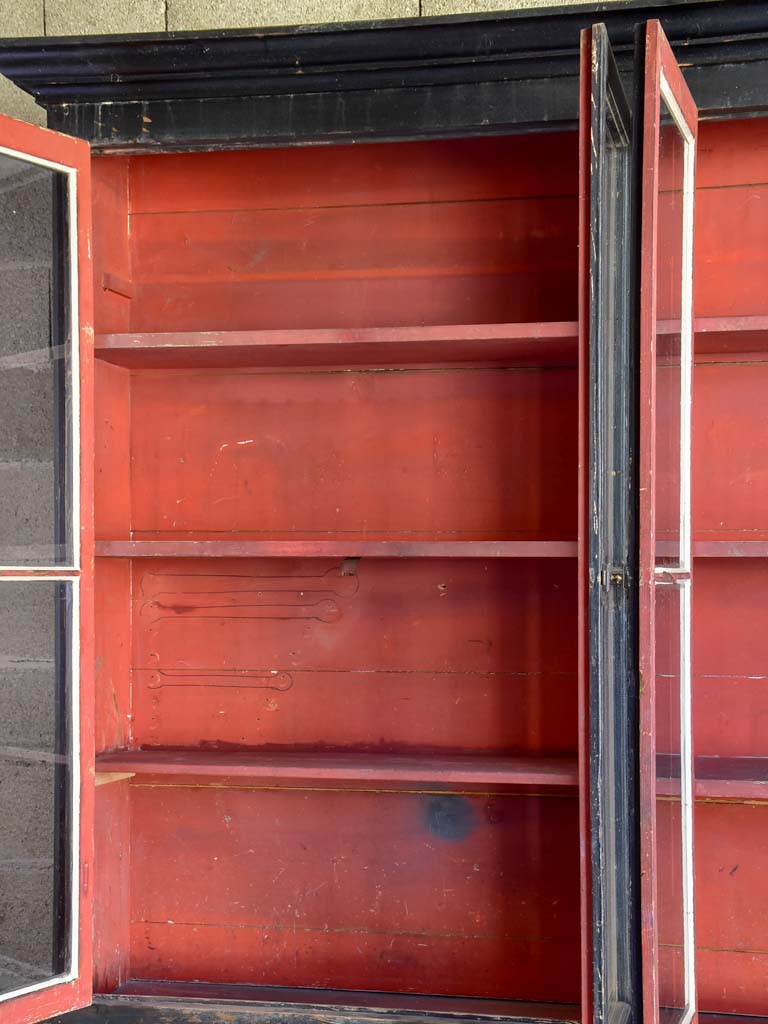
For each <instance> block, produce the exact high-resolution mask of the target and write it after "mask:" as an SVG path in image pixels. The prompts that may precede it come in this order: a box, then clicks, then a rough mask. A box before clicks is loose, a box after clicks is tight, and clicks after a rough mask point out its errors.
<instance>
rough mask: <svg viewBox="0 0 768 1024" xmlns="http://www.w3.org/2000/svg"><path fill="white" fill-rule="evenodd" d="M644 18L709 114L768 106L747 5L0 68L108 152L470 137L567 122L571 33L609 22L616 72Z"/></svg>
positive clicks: (523, 17)
mask: <svg viewBox="0 0 768 1024" xmlns="http://www.w3.org/2000/svg"><path fill="white" fill-rule="evenodd" d="M653 17H658V18H660V19H661V21H662V23H663V24H664V27H665V30H666V32H667V35H668V36H669V38H670V41H671V42H672V44H673V46H674V47H675V49H676V52H677V55H678V58H679V59H680V60H681V63H683V64H684V65H685V73H686V77H687V78H688V81H689V84H690V85H691V88H692V90H693V91H694V95H695V96H696V98H697V101H698V103H699V106H700V107H701V108H702V110H703V113H704V116H717V115H719V114H722V112H724V111H732V112H736V113H739V114H745V113H750V112H759V111H762V110H763V109H768V3H762V2H745V0H704V2H697V3H686V2H684V0H667V2H664V0H651V2H645V3H643V2H637V0H631V2H622V3H597V4H585V5H583V6H578V7H568V8H554V9H549V10H536V11H530V10H528V11H515V12H510V13H508V14H502V15H499V14H490V15H488V14H486V15H474V16H463V15H461V16H456V17H448V18H420V19H408V20H405V21H383V22H370V23H351V24H342V25H330V26H328V25H325V26H323V25H311V26H299V27H296V28H287V29H281V28H269V29H263V30H234V31H213V32H202V33H187V32H184V33H181V32H179V33H167V34H152V35H129V36H83V37H60V38H56V37H47V38H42V39H8V40H2V41H0V72H2V73H3V74H5V75H6V76H7V77H8V78H10V79H12V80H13V81H14V82H15V83H16V84H17V85H18V86H20V87H21V88H22V89H24V90H25V91H26V92H28V93H31V94H32V95H33V96H34V97H35V98H36V100H37V101H38V102H39V103H40V104H41V105H42V106H43V107H45V109H46V110H47V111H48V116H49V124H50V125H51V127H55V128H59V129H60V130H64V131H69V132H71V133H72V134H76V135H80V136H82V137H84V138H88V139H89V140H90V141H91V142H92V143H93V144H94V145H95V146H97V147H100V148H107V149H125V148H128V149H133V150H136V149H156V148H163V149H174V148H201V147H202V148H205V147H221V146H225V145H229V146H241V145H264V144H272V145H275V144H284V143H286V142H288V143H290V142H313V141H315V142H316V141H332V140H339V141H341V140H344V139H357V140H362V139H375V138H409V137H415V136H420V137H424V136H431V135H446V134H448V135H450V134H464V133H467V134H479V133H481V132H483V131H485V132H489V131H505V130H507V131H508V130H520V129H525V128H537V127H538V128H541V127H545V126H561V125H565V124H571V123H573V120H574V119H575V116H576V82H577V80H578V43H579V31H580V29H581V28H583V27H585V26H586V25H589V24H592V23H594V22H595V21H604V22H605V23H606V24H607V26H608V30H609V33H610V37H611V40H612V44H613V47H614V50H615V51H616V54H617V57H618V60H619V64H620V66H621V65H622V64H623V66H624V67H625V68H626V67H628V66H629V62H630V60H631V52H632V46H633V34H634V26H635V25H636V24H637V23H639V22H642V21H645V20H647V19H648V18H653Z"/></svg>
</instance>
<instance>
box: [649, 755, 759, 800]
mask: <svg viewBox="0 0 768 1024" xmlns="http://www.w3.org/2000/svg"><path fill="white" fill-rule="evenodd" d="M671 761H672V759H671V758H670V757H669V755H666V754H660V755H659V765H660V767H661V768H662V770H664V771H665V775H664V777H662V778H659V779H658V780H657V782H656V789H657V792H658V793H659V794H660V795H661V796H679V794H680V782H679V779H677V780H675V779H673V778H670V777H668V769H669V767H670V763H671ZM693 788H694V794H695V796H696V799H698V800H734V801H744V800H749V801H753V800H757V801H768V757H713V756H701V757H697V758H696V762H695V767H694V787H693Z"/></svg>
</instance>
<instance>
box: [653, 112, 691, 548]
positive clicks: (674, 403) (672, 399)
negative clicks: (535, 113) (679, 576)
mask: <svg viewBox="0 0 768 1024" xmlns="http://www.w3.org/2000/svg"><path fill="white" fill-rule="evenodd" d="M659 135H660V138H659V193H658V238H657V248H656V271H657V297H656V302H657V306H656V317H657V321H656V498H655V512H656V561H657V564H659V565H679V564H680V563H681V562H682V561H683V558H682V554H681V536H680V516H681V490H680V470H681V450H682V448H681V445H682V439H681V428H682V421H681V396H682V386H683V381H682V376H681V354H682V353H681V347H682V346H681V340H682V336H681V330H682V303H683V235H684V203H685V196H684V171H685V161H684V156H685V142H684V140H683V138H682V136H681V135H680V132H679V130H678V128H677V125H676V124H675V122H674V121H673V120H672V117H671V115H670V113H669V111H668V110H667V108H666V106H665V104H664V101H663V100H662V102H661V126H660V132H659Z"/></svg>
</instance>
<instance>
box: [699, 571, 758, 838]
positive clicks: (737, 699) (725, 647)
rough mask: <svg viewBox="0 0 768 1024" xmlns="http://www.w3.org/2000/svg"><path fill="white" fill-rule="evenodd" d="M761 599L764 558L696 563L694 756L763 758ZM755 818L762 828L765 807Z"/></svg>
mask: <svg viewBox="0 0 768 1024" xmlns="http://www.w3.org/2000/svg"><path fill="white" fill-rule="evenodd" d="M766 593H768V564H766V559H764V558H731V559H726V558H723V559H698V560H697V563H696V567H695V585H694V588H693V621H692V643H693V673H694V694H693V714H694V732H695V740H696V753H697V754H699V755H707V754H709V755H718V754H719V755H721V756H742V757H765V756H766V743H765V737H766V735H768V671H767V670H766V666H768V632H767V631H766V629H765V595H766ZM760 813H761V814H762V815H763V816H765V818H766V821H767V822H768V805H766V806H764V807H763V808H762V809H761V811H760ZM745 839H746V835H745Z"/></svg>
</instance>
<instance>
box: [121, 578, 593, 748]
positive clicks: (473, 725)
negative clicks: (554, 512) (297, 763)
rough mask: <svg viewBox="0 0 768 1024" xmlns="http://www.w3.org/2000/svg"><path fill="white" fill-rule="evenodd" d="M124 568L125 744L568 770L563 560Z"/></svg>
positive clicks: (568, 613)
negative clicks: (554, 765) (448, 756)
mask: <svg viewBox="0 0 768 1024" xmlns="http://www.w3.org/2000/svg"><path fill="white" fill-rule="evenodd" d="M341 568H342V566H341V563H340V562H338V561H337V562H331V561H326V560H314V559H313V560H311V561H310V560H304V561H299V560H295V559H280V560H279V561H275V560H237V561H235V560H225V559H221V560H217V561H216V562H215V563H213V564H211V563H210V562H202V563H201V562H200V560H196V561H182V560H175V561H172V560H168V561H165V560H163V561H153V562H152V563H150V564H148V563H146V562H143V561H136V562H135V563H134V569H133V629H134V639H133V662H132V664H133V673H132V675H133V721H132V729H133V743H134V745H136V746H185V747H197V746H220V747H230V746H239V747H267V748H268V747H270V746H273V745H286V744H288V745H290V746H291V748H292V749H297V748H298V749H313V750H321V749H336V750H343V749H350V750H380V751H398V750H399V751H404V750H413V751H418V750H420V751H423V752H428V751H445V752H451V751H453V752H458V751H478V752H498V753H502V752H507V753H514V752H521V753H522V752H535V753H544V754H561V753H562V754H568V753H572V752H574V751H575V747H576V711H575V702H576V678H575V669H576V661H575V659H576V629H575V602H576V566H575V564H572V563H571V562H570V561H566V560H554V561H550V560H546V561H545V562H543V561H541V560H535V559H531V560H527V559H513V560H502V561H499V560H495V561H492V562H483V561H476V560H456V559H451V560H448V561H441V560H439V559H427V560H424V559H421V560H413V561H400V560H395V559H392V560H385V561H380V560H366V559H363V560H362V561H361V562H360V563H359V565H358V566H357V570H356V575H354V576H343V575H341Z"/></svg>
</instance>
